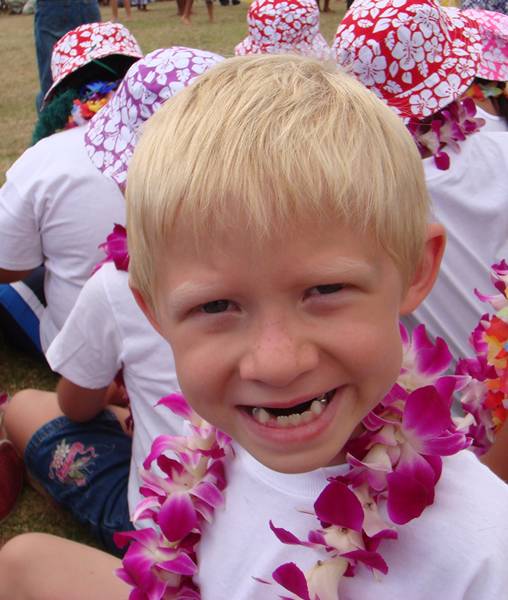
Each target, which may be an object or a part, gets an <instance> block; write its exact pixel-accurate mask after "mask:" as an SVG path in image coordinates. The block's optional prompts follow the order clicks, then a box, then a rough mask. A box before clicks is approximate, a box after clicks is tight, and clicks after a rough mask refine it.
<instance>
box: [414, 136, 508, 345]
mask: <svg viewBox="0 0 508 600" xmlns="http://www.w3.org/2000/svg"><path fill="white" fill-rule="evenodd" d="M460 148H461V151H460V153H457V152H454V151H453V150H450V149H448V150H447V152H448V153H449V154H450V158H451V166H450V168H449V169H448V170H447V171H440V170H439V169H437V167H436V166H435V165H434V161H433V159H432V158H426V159H424V161H423V166H424V170H425V179H426V182H427V188H428V190H429V194H430V197H431V199H432V211H433V213H434V217H435V219H436V220H437V221H438V222H440V223H442V224H443V225H444V226H445V228H446V232H447V244H446V250H445V254H444V257H443V261H442V263H441V271H440V273H439V277H438V279H437V282H436V284H435V286H434V288H433V290H432V292H431V293H430V294H429V296H428V297H427V298H426V299H425V301H424V302H423V303H422V304H421V305H420V306H419V307H418V309H417V310H416V311H415V312H414V314H413V315H412V316H411V317H410V318H409V319H405V321H406V322H408V323H409V324H410V326H412V325H414V324H415V321H416V322H418V323H424V324H425V325H426V327H427V330H428V331H429V332H430V333H431V334H432V335H433V336H440V337H443V338H444V339H445V340H446V341H447V342H448V344H449V345H450V350H451V352H452V354H454V356H455V357H458V356H472V354H473V351H472V349H471V346H470V345H469V342H468V338H469V335H470V333H471V331H472V330H473V329H474V327H475V326H476V325H477V324H478V320H479V318H480V317H481V315H482V314H483V313H485V312H487V311H488V310H489V306H488V305H487V304H485V303H483V302H480V300H478V298H477V297H476V296H475V294H474V291H473V290H474V289H475V288H476V289H478V290H479V291H480V292H482V293H487V294H491V293H495V292H494V287H493V285H492V283H491V281H490V266H491V265H492V264H493V263H494V262H497V261H498V260H499V259H501V258H506V259H508V135H506V133H500V132H497V133H496V132H482V131H480V132H478V133H475V134H473V135H472V136H471V137H470V138H468V139H467V140H466V141H465V142H463V143H461V145H460Z"/></svg>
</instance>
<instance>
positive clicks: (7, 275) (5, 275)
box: [0, 269, 33, 283]
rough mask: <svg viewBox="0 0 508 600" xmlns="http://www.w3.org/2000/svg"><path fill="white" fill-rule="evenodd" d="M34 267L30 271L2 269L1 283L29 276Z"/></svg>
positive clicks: (0, 272) (0, 274) (0, 273)
mask: <svg viewBox="0 0 508 600" xmlns="http://www.w3.org/2000/svg"><path fill="white" fill-rule="evenodd" d="M32 271H33V269H29V270H28V271H10V270H9V269H0V283H13V282H14V281H20V280H22V279H25V277H28V275H30V273H31V272H32Z"/></svg>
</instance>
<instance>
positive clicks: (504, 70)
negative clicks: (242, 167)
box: [452, 9, 508, 132]
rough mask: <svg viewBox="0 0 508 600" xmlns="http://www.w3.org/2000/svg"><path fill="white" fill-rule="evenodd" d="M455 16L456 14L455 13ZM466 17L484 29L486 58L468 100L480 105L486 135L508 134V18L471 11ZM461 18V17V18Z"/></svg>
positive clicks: (482, 56)
mask: <svg viewBox="0 0 508 600" xmlns="http://www.w3.org/2000/svg"><path fill="white" fill-rule="evenodd" d="M452 14H453V13H452ZM463 14H465V15H466V16H468V17H469V18H471V19H473V21H475V22H476V23H477V24H478V27H479V28H480V33H481V36H482V54H481V59H480V64H479V65H478V70H477V72H476V78H475V80H474V82H473V85H472V86H471V87H470V88H469V89H468V90H467V92H466V96H469V97H470V98H472V99H473V100H474V102H475V104H476V114H477V116H478V117H481V118H482V119H484V121H485V125H484V126H483V128H482V131H505V132H506V131H508V89H507V87H506V81H507V80H508V16H507V15H502V14H500V13H496V12H493V11H488V10H474V9H469V10H465V11H463ZM457 16H459V14H458V15H457Z"/></svg>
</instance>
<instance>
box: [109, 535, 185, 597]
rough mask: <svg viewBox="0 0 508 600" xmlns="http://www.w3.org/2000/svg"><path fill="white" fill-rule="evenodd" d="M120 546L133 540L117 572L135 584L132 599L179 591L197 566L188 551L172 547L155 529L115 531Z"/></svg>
mask: <svg viewBox="0 0 508 600" xmlns="http://www.w3.org/2000/svg"><path fill="white" fill-rule="evenodd" d="M114 540H115V542H116V544H117V545H118V546H119V547H123V546H125V545H126V544H127V543H129V542H131V540H134V541H133V542H131V543H130V545H129V548H128V550H127V552H126V554H125V556H124V558H123V560H122V567H121V568H119V569H117V571H116V573H117V575H118V577H120V579H122V580H123V581H125V582H126V583H127V584H129V585H131V586H133V587H134V590H132V592H131V593H130V595H129V600H163V599H164V598H165V597H166V592H167V591H168V590H169V591H171V590H177V589H178V588H179V587H180V586H181V584H182V578H184V577H192V575H194V574H195V573H196V572H197V566H196V564H195V562H194V561H193V560H192V558H191V557H190V556H189V555H188V554H187V553H186V552H184V551H181V550H178V549H175V548H174V547H171V546H168V545H167V543H165V542H164V540H163V539H162V538H161V537H160V535H159V534H158V533H157V532H156V531H155V530H154V529H152V528H148V529H139V530H137V531H127V532H123V533H115V535H114Z"/></svg>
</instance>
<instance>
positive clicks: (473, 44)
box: [333, 0, 481, 122]
mask: <svg viewBox="0 0 508 600" xmlns="http://www.w3.org/2000/svg"><path fill="white" fill-rule="evenodd" d="M333 52H334V54H335V58H336V60H337V62H338V63H339V64H340V65H342V66H343V67H344V68H346V69H347V70H349V71H350V72H351V73H352V75H354V76H355V77H356V78H357V79H359V80H360V81H361V82H362V83H363V84H364V85H365V86H367V87H368V88H370V89H371V90H372V91H373V92H374V93H376V94H377V95H378V96H379V97H380V98H381V99H383V100H384V101H385V102H386V103H387V104H388V105H389V106H390V107H391V108H392V109H394V110H395V111H396V112H397V113H398V114H399V115H400V116H401V117H402V118H403V119H404V120H405V121H406V122H407V121H411V120H420V119H423V118H425V117H428V116H430V115H432V114H434V113H436V112H437V111H439V110H440V109H442V108H444V107H445V106H447V105H448V104H450V102H453V101H454V100H456V99H457V98H460V96H462V94H463V93H464V92H465V91H466V90H467V88H468V87H469V85H470V84H471V82H472V81H473V79H474V77H475V76H476V73H477V71H478V65H479V62H480V56H481V40H480V32H479V29H478V26H477V25H476V24H475V23H474V21H472V20H471V19H470V18H469V17H467V16H466V15H464V13H463V12H457V13H456V14H453V15H450V14H448V13H447V12H446V11H445V10H444V9H443V8H442V7H441V6H440V4H439V3H438V2H437V0H355V2H354V3H353V5H352V6H351V8H350V9H349V11H348V12H347V13H346V15H345V16H344V19H343V20H342V22H341V24H340V25H339V28H338V30H337V34H336V36H335V41H334V44H333Z"/></svg>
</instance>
